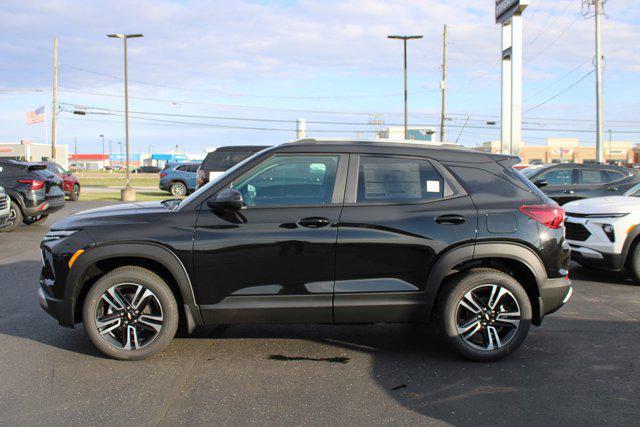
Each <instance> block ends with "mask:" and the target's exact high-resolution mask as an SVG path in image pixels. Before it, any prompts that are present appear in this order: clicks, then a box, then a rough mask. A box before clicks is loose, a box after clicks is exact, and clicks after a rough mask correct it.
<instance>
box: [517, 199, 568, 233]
mask: <svg viewBox="0 0 640 427" xmlns="http://www.w3.org/2000/svg"><path fill="white" fill-rule="evenodd" d="M520 212H522V213H523V214H525V215H526V216H528V217H529V218H532V219H535V220H536V221H538V222H539V223H540V224H543V225H546V226H547V227H549V228H552V229H556V228H560V227H562V226H564V209H562V208H561V207H559V206H551V205H523V206H520Z"/></svg>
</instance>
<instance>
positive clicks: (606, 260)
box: [571, 242, 625, 270]
mask: <svg viewBox="0 0 640 427" xmlns="http://www.w3.org/2000/svg"><path fill="white" fill-rule="evenodd" d="M571 259H572V260H574V261H577V262H579V263H580V264H583V265H585V266H588V267H595V268H603V269H607V270H621V269H622V268H623V267H624V259H625V257H624V254H612V253H606V252H600V251H597V250H595V249H592V248H588V247H586V246H580V245H577V244H576V243H573V242H572V243H571Z"/></svg>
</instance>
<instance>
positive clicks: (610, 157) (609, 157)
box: [609, 129, 612, 162]
mask: <svg viewBox="0 0 640 427" xmlns="http://www.w3.org/2000/svg"><path fill="white" fill-rule="evenodd" d="M611 133H612V132H611V129H609V162H611Z"/></svg>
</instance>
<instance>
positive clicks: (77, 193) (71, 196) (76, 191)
mask: <svg viewBox="0 0 640 427" xmlns="http://www.w3.org/2000/svg"><path fill="white" fill-rule="evenodd" d="M79 198H80V186H79V185H78V184H76V185H74V186H73V190H71V194H69V200H71V201H72V202H75V201H77V200H78V199H79Z"/></svg>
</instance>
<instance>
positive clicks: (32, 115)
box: [24, 105, 44, 125]
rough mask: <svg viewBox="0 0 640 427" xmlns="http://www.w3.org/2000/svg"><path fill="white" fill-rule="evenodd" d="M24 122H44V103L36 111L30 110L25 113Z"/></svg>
mask: <svg viewBox="0 0 640 427" xmlns="http://www.w3.org/2000/svg"><path fill="white" fill-rule="evenodd" d="M24 122H25V123H26V124H28V125H34V124H36V123H40V122H44V105H43V106H42V107H40V108H37V109H36V110H35V111H29V112H28V113H27V114H25V115H24Z"/></svg>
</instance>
